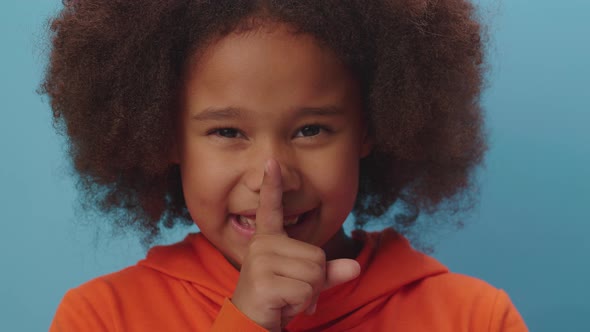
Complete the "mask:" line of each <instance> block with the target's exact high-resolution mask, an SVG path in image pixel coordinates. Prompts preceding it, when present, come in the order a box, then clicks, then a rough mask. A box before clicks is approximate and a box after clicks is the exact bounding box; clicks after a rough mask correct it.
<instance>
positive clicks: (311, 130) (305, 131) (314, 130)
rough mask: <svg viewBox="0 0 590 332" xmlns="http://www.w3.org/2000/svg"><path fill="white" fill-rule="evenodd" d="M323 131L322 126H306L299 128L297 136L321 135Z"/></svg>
mask: <svg viewBox="0 0 590 332" xmlns="http://www.w3.org/2000/svg"><path fill="white" fill-rule="evenodd" d="M321 131H322V128H321V127H320V126H315V125H313V126H305V127H303V128H301V129H300V130H299V132H298V133H297V136H303V137H309V136H316V135H319V134H320V132H321Z"/></svg>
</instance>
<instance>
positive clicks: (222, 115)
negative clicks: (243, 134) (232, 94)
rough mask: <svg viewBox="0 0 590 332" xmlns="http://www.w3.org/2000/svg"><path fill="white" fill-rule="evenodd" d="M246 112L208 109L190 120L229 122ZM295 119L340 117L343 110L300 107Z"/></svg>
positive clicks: (233, 109)
mask: <svg viewBox="0 0 590 332" xmlns="http://www.w3.org/2000/svg"><path fill="white" fill-rule="evenodd" d="M246 113H248V112H247V110H245V109H242V108H238V107H222V108H217V107H208V108H206V109H204V110H203V111H201V112H199V113H197V114H195V115H193V116H192V117H191V118H192V119H193V120H197V121H215V120H229V119H242V118H245V117H246ZM295 113H296V117H305V116H327V117H332V116H341V115H343V114H344V110H343V109H342V108H340V107H337V106H325V107H302V108H299V109H297V110H296V111H295Z"/></svg>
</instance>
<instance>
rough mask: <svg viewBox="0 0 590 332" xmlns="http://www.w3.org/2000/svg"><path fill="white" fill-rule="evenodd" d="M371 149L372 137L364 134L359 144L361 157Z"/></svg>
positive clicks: (366, 154)
mask: <svg viewBox="0 0 590 332" xmlns="http://www.w3.org/2000/svg"><path fill="white" fill-rule="evenodd" d="M372 150H373V138H372V137H370V136H369V135H365V137H364V138H363V142H362V144H361V153H360V155H361V158H365V157H366V156H368V155H369V154H370V153H371V151H372Z"/></svg>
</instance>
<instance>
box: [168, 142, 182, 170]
mask: <svg viewBox="0 0 590 332" xmlns="http://www.w3.org/2000/svg"><path fill="white" fill-rule="evenodd" d="M168 160H169V161H170V163H171V164H173V165H180V149H179V147H178V144H176V142H174V143H173V144H172V147H171V149H170V154H169V155H168Z"/></svg>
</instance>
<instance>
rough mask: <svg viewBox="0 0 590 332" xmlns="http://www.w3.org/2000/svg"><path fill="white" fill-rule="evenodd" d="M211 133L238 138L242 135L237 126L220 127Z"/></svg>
mask: <svg viewBox="0 0 590 332" xmlns="http://www.w3.org/2000/svg"><path fill="white" fill-rule="evenodd" d="M210 133H211V134H213V135H217V136H221V137H225V138H238V137H239V136H240V132H239V131H238V130H237V129H235V128H218V129H215V130H212V131H211V132H210Z"/></svg>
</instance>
